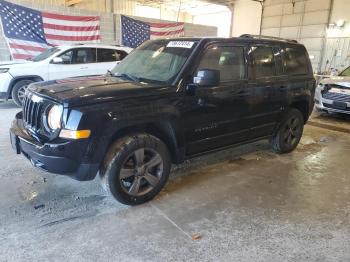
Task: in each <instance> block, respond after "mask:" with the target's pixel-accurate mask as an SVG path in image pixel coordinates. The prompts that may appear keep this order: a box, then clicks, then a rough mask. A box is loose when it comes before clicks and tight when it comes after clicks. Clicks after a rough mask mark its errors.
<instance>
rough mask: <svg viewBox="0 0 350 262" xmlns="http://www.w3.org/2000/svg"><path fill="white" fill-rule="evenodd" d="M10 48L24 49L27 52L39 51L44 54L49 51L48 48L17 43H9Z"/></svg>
mask: <svg viewBox="0 0 350 262" xmlns="http://www.w3.org/2000/svg"><path fill="white" fill-rule="evenodd" d="M9 46H10V47H11V48H13V49H23V50H27V51H37V52H44V51H45V50H47V48H43V47H36V46H31V45H21V44H15V43H9Z"/></svg>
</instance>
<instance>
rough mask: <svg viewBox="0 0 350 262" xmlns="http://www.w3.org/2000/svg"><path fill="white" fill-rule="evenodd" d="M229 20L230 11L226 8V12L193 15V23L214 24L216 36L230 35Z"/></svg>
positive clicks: (230, 18)
mask: <svg viewBox="0 0 350 262" xmlns="http://www.w3.org/2000/svg"><path fill="white" fill-rule="evenodd" d="M231 21H232V13H231V12H230V11H229V10H228V11H226V12H220V13H213V14H203V15H196V16H194V17H193V23H194V24H201V25H211V26H212V25H215V26H216V27H217V28H218V36H220V37H230V36H231V32H230V31H231Z"/></svg>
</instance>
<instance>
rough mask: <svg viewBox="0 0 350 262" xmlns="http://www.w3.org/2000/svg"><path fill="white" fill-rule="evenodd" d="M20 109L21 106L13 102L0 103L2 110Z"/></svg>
mask: <svg viewBox="0 0 350 262" xmlns="http://www.w3.org/2000/svg"><path fill="white" fill-rule="evenodd" d="M16 108H17V109H20V107H19V106H17V105H16V104H15V103H14V102H12V101H0V109H16Z"/></svg>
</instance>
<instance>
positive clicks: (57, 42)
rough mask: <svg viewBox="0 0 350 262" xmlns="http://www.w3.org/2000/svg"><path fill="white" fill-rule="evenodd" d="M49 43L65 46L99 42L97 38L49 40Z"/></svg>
mask: <svg viewBox="0 0 350 262" xmlns="http://www.w3.org/2000/svg"><path fill="white" fill-rule="evenodd" d="M49 43H50V45H52V46H67V45H76V44H85V43H99V40H94V41H66V40H64V41H59V40H49Z"/></svg>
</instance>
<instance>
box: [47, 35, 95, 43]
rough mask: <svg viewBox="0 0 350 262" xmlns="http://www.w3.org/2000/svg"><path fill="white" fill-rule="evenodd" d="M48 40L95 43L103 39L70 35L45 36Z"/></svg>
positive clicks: (93, 36)
mask: <svg viewBox="0 0 350 262" xmlns="http://www.w3.org/2000/svg"><path fill="white" fill-rule="evenodd" d="M45 36H46V39H47V40H60V41H77V42H79V41H93V40H100V39H101V37H100V36H99V35H92V36H69V35H52V34H45Z"/></svg>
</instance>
